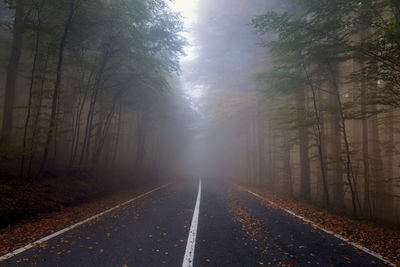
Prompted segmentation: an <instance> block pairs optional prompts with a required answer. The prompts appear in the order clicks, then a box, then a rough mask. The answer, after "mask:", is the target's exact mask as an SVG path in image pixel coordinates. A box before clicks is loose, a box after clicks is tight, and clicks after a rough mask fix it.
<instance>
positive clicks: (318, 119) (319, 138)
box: [303, 63, 330, 206]
mask: <svg viewBox="0 0 400 267" xmlns="http://www.w3.org/2000/svg"><path fill="white" fill-rule="evenodd" d="M303 69H304V72H305V74H306V77H307V82H308V84H309V86H310V88H311V92H312V99H313V108H314V116H315V120H316V123H315V125H314V126H313V130H314V137H315V140H316V143H317V147H318V158H319V167H320V171H321V178H322V187H323V199H324V203H325V205H327V206H330V200H329V190H328V181H327V176H326V166H325V156H324V150H325V149H324V147H323V146H324V142H323V140H322V136H323V134H322V130H321V128H322V127H323V126H322V119H321V115H320V110H319V106H318V104H317V93H316V88H315V86H314V82H313V81H312V80H311V76H310V75H309V73H308V70H307V67H306V65H305V63H304V64H303ZM320 102H322V101H321V100H320ZM320 104H321V103H320Z"/></svg>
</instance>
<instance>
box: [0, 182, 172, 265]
mask: <svg viewBox="0 0 400 267" xmlns="http://www.w3.org/2000/svg"><path fill="white" fill-rule="evenodd" d="M170 184H171V183H168V184H165V185H162V186H160V187H157V188H155V189H153V190H151V191H149V192H147V193H144V194H142V195H140V196H137V197H135V198H132V199H130V200H128V201H126V202H124V203H122V204H119V205H117V206H115V207H113V208H110V209H108V210H105V211H103V212H101V213H99V214H96V215H94V216H92V217H90V218H87V219H86V220H83V221H80V222H78V223H76V224H74V225H71V226H69V227H67V228H64V229H62V230H60V231H57V232H55V233H53V234H51V235H48V236H46V237H43V238H41V239H39V240H36V241H35V242H32V243H30V244H28V245H26V246H24V247H22V248H19V249H16V250H14V251H12V252H10V253H7V254H5V255H3V256H1V257H0V262H1V261H4V260H7V259H9V258H11V257H14V256H15V255H17V254H20V253H22V252H24V251H26V250H28V249H30V248H33V247H34V246H37V245H39V244H41V243H44V242H46V241H47V240H49V239H52V238H54V237H56V236H59V235H61V234H63V233H65V232H67V231H70V230H72V229H74V228H76V227H78V226H80V225H82V224H85V223H87V222H89V221H92V220H94V219H96V218H98V217H100V216H103V215H105V214H106V213H109V212H111V211H113V210H115V209H118V208H120V207H122V206H125V205H127V204H129V203H131V202H133V201H135V200H137V199H139V198H142V197H145V196H147V195H149V194H151V193H153V192H155V191H157V190H160V189H161V188H164V187H166V186H168V185H170Z"/></svg>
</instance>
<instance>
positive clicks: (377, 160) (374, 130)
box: [370, 105, 387, 214]
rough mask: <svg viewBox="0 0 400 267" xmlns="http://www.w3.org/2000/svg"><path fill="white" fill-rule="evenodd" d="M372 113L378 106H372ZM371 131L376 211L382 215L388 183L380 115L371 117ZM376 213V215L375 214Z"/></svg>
mask: <svg viewBox="0 0 400 267" xmlns="http://www.w3.org/2000/svg"><path fill="white" fill-rule="evenodd" d="M371 111H372V112H376V105H372V106H371ZM370 129H371V149H372V155H373V158H372V159H371V160H372V161H373V163H374V164H373V165H372V168H371V171H372V174H373V177H374V188H375V190H374V191H375V192H374V195H375V196H374V197H375V201H374V207H373V208H374V211H375V212H378V210H379V212H380V214H383V213H384V212H383V207H384V206H385V204H386V201H385V200H386V198H387V183H386V181H385V174H384V172H383V162H382V153H381V147H380V144H381V140H380V135H379V121H378V115H376V114H375V115H373V116H372V117H371V123H370ZM375 212H374V213H375Z"/></svg>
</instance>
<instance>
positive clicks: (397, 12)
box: [183, 0, 400, 225]
mask: <svg viewBox="0 0 400 267" xmlns="http://www.w3.org/2000/svg"><path fill="white" fill-rule="evenodd" d="M198 14H199V15H198V21H197V24H195V25H194V26H193V27H194V29H193V31H194V35H195V42H196V49H197V53H198V55H197V57H198V59H199V60H192V61H190V62H187V63H185V64H184V65H183V68H184V70H185V72H184V77H183V79H184V80H186V81H187V82H189V83H191V84H192V86H201V87H202V95H201V97H200V100H199V107H198V108H199V109H200V110H202V112H203V113H204V114H205V115H204V121H203V131H204V132H205V133H206V134H204V135H205V136H207V137H206V138H202V139H203V141H201V142H202V145H201V146H203V147H205V149H203V150H204V151H208V152H204V153H205V154H206V155H207V153H208V154H211V155H208V156H205V158H208V159H209V162H207V163H206V164H205V166H208V167H207V170H206V172H208V174H209V175H212V176H215V175H219V176H226V177H229V178H231V179H233V180H235V181H237V182H238V183H244V184H252V185H257V186H265V187H267V188H268V190H272V191H274V192H277V193H279V194H283V195H286V196H289V197H293V198H296V199H299V200H301V201H305V202H308V203H314V204H315V205H317V206H320V207H324V208H326V209H328V210H332V211H334V212H338V213H340V214H346V215H347V216H351V217H355V218H364V219H366V220H370V221H374V222H380V223H389V224H391V225H398V224H399V222H400V187H399V186H400V179H399V174H400V169H399V164H398V162H399V137H400V135H399V131H398V129H399V110H398V108H399V93H400V68H399V67H400V65H399V62H400V61H399V60H400V50H399V48H400V47H399V45H400V43H399V41H400V2H399V1H397V0H387V1H386V0H383V1H373V0H365V1H364V0H362V1H352V0H346V1H340V0H337V1H331V0H326V1H320V0H319V1H314V0H301V1H300V0H287V1H262V0H257V1H241V0H235V1H227V0H226V1H218V3H216V2H215V1H207V0H203V1H202V4H201V5H200V6H199V9H198ZM200 59H201V60H200ZM201 142H200V143H201Z"/></svg>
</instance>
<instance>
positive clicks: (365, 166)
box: [360, 61, 372, 217]
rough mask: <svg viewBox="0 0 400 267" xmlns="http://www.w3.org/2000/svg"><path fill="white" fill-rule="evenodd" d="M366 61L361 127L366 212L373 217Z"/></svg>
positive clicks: (363, 77)
mask: <svg viewBox="0 0 400 267" xmlns="http://www.w3.org/2000/svg"><path fill="white" fill-rule="evenodd" d="M364 65H365V64H364V62H363V61H361V62H360V70H361V80H360V89H361V99H360V100H361V116H362V121H361V127H362V162H363V169H364V205H363V207H364V213H365V214H366V215H367V216H369V217H371V216H372V209H371V198H370V173H369V171H370V166H369V133H368V119H367V103H368V100H367V98H368V96H367V84H366V77H365V75H366V74H365V70H364V67H365V66H364Z"/></svg>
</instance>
